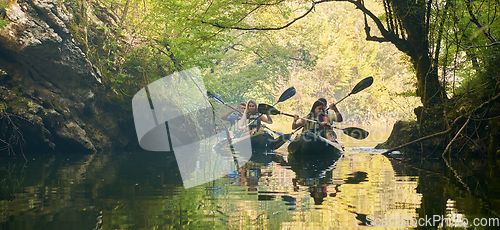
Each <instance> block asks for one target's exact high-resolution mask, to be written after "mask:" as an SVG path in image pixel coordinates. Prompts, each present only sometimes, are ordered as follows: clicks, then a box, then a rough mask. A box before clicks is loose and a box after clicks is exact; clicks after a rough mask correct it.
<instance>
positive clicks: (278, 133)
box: [214, 94, 284, 136]
mask: <svg viewBox="0 0 500 230" xmlns="http://www.w3.org/2000/svg"><path fill="white" fill-rule="evenodd" d="M214 95H215V94H214ZM216 101H218V102H221V103H222V104H223V105H225V106H227V107H229V108H231V109H234V110H236V112H238V113H239V114H240V115H241V114H243V113H242V112H240V111H239V110H237V109H236V108H234V107H233V106H231V105H229V104H227V103H226V102H224V101H223V100H222V99H220V98H218V100H216ZM235 125H237V124H235ZM265 128H266V129H267V130H269V131H271V132H273V133H275V134H276V135H278V136H281V135H284V133H280V132H276V131H274V130H272V129H271V128H269V127H267V126H266V127H265Z"/></svg>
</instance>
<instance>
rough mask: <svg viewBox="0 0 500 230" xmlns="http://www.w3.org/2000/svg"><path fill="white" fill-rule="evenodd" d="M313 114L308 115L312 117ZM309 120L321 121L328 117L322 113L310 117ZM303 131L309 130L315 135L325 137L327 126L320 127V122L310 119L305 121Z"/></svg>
mask: <svg viewBox="0 0 500 230" xmlns="http://www.w3.org/2000/svg"><path fill="white" fill-rule="evenodd" d="M313 116H314V114H311V115H310V116H309V117H313ZM310 119H311V120H314V121H318V122H323V121H326V120H325V119H328V118H327V117H326V116H325V115H324V114H320V115H319V116H318V117H314V118H310ZM304 132H311V133H315V134H317V135H320V136H322V137H325V138H326V133H327V128H326V127H321V125H320V124H318V123H316V122H312V121H306V123H305V127H304Z"/></svg>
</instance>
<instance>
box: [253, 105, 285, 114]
mask: <svg viewBox="0 0 500 230" xmlns="http://www.w3.org/2000/svg"><path fill="white" fill-rule="evenodd" d="M257 110H258V111H259V113H262V114H269V115H279V114H280V113H281V112H280V111H278V110H277V109H276V108H274V107H273V106H272V105H268V104H259V106H258V107H257Z"/></svg>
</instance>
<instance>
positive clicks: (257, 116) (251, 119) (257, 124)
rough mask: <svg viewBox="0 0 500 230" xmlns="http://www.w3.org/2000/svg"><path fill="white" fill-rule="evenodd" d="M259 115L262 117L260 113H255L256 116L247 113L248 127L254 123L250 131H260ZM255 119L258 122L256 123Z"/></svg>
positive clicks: (249, 128)
mask: <svg viewBox="0 0 500 230" xmlns="http://www.w3.org/2000/svg"><path fill="white" fill-rule="evenodd" d="M259 115H260V114H259V113H255V114H254V115H250V113H247V125H248V124H250V123H251V122H253V123H252V124H251V125H249V126H248V130H252V129H260V125H261V121H260V117H259ZM257 118H258V119H257ZM255 119H257V120H256V121H254V120H255Z"/></svg>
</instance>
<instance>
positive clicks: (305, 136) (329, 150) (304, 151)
mask: <svg viewBox="0 0 500 230" xmlns="http://www.w3.org/2000/svg"><path fill="white" fill-rule="evenodd" d="M343 151H344V148H343V147H342V145H340V144H339V143H338V142H336V141H330V140H327V139H326V138H324V137H321V136H319V135H316V134H314V133H311V132H304V133H301V134H299V135H298V136H297V137H296V138H295V139H294V140H293V141H292V142H290V144H289V145H288V153H289V154H290V155H295V156H298V155H300V156H305V157H307V156H321V155H329V156H334V158H335V159H334V160H338V159H339V158H340V157H341V156H342V154H343Z"/></svg>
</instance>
